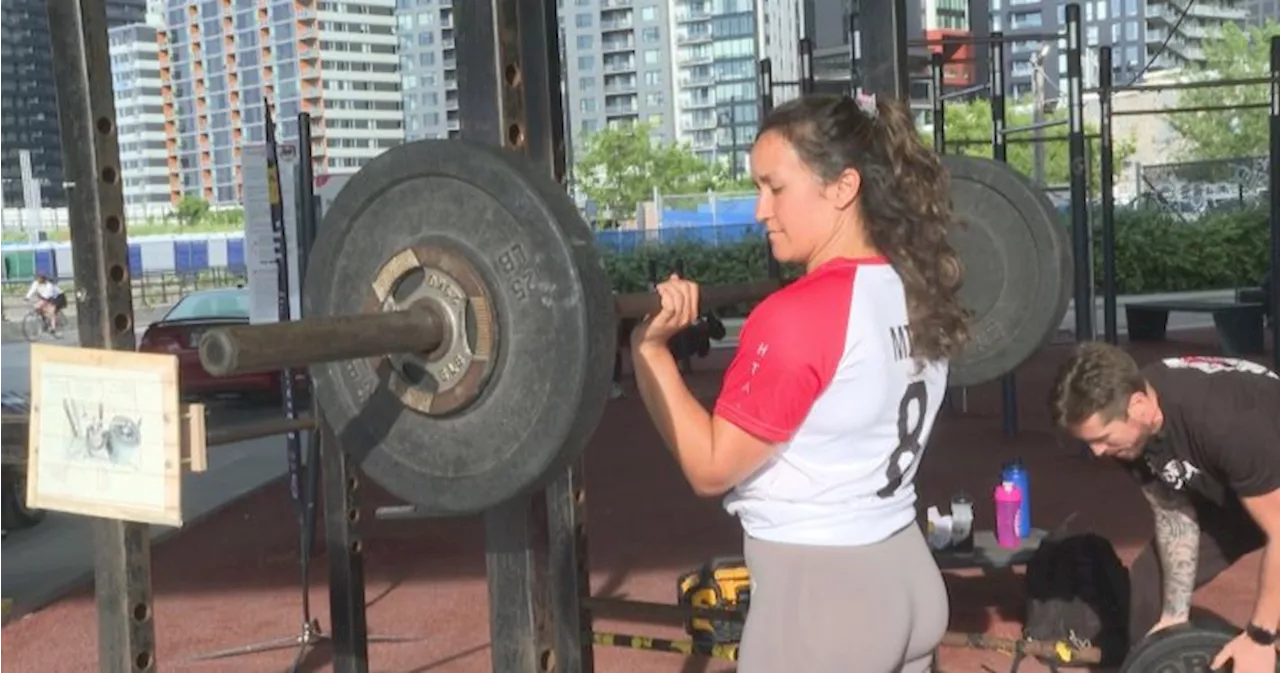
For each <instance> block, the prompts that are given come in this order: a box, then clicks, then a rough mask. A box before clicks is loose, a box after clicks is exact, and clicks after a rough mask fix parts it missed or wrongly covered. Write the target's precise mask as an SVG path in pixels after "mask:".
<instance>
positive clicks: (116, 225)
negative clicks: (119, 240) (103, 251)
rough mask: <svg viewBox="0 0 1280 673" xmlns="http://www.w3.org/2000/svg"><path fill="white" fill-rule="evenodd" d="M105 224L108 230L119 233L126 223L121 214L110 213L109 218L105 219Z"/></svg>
mask: <svg viewBox="0 0 1280 673" xmlns="http://www.w3.org/2000/svg"><path fill="white" fill-rule="evenodd" d="M103 226H105V227H106V228H107V231H109V232H111V233H113V234H118V233H120V228H121V227H122V226H124V223H123V222H122V221H121V220H120V216H119V215H108V216H107V219H106V220H104V221H103Z"/></svg>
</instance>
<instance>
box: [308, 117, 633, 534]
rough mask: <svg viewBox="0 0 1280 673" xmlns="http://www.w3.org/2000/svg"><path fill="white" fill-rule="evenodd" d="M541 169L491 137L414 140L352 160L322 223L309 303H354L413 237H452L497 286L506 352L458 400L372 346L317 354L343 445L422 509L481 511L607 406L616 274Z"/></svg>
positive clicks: (568, 445)
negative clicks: (400, 379) (358, 163)
mask: <svg viewBox="0 0 1280 673" xmlns="http://www.w3.org/2000/svg"><path fill="white" fill-rule="evenodd" d="M544 173H545V172H544V171H540V170H537V169H536V168H535V167H534V166H532V165H531V164H530V163H529V162H527V161H526V160H525V159H524V158H523V157H522V156H519V155H516V154H514V153H512V152H509V151H507V150H503V149H499V148H495V147H490V146H487V145H480V144H476V143H471V142H466V141H460V140H421V141H416V142H411V143H406V144H404V145H400V146H398V147H395V148H393V149H391V150H388V151H387V152H385V153H383V154H381V155H379V156H378V157H377V158H376V159H374V160H373V161H371V162H369V163H368V164H367V165H365V166H364V167H363V168H362V169H361V170H360V171H359V172H358V173H356V174H355V175H354V176H352V177H351V179H350V180H349V181H348V182H347V184H346V185H345V186H344V187H343V189H342V191H341V192H340V193H339V194H338V196H337V198H336V199H335V200H334V202H333V204H332V205H331V206H330V207H329V210H328V212H327V213H326V214H325V216H324V222H323V224H322V225H321V227H320V229H319V232H318V236H317V239H316V241H315V245H314V249H313V251H312V254H311V259H310V262H309V264H308V270H307V279H308V282H307V284H306V287H305V288H304V302H305V303H304V306H305V313H306V314H307V315H310V316H323V315H347V314H354V313H358V312H360V311H361V310H362V309H361V307H362V305H365V302H366V301H367V300H368V298H369V296H370V295H371V292H372V290H371V283H372V281H373V279H374V278H375V276H376V275H377V274H378V271H379V269H380V268H381V267H382V265H383V264H384V263H386V262H387V260H390V259H391V258H392V257H393V256H394V255H396V253H398V252H400V251H401V250H404V249H406V248H410V247H411V246H438V247H441V248H447V249H449V250H450V251H452V253H453V254H455V255H456V256H459V257H461V258H463V259H464V260H466V261H467V262H468V263H469V264H470V265H471V266H472V267H473V268H474V269H475V270H476V271H477V272H478V275H479V277H480V278H481V279H482V280H483V282H484V284H485V285H486V286H487V288H488V292H489V294H490V296H491V301H492V304H493V305H492V312H493V314H494V318H493V319H494V324H495V326H496V330H497V334H496V344H497V345H496V348H497V353H496V358H497V360H496V363H495V364H494V366H493V372H492V374H491V375H490V376H489V380H488V381H487V383H486V384H485V386H484V388H483V392H481V393H480V395H479V397H477V398H476V400H475V401H473V402H471V403H470V405H469V406H466V407H465V408H463V409H459V410H457V411H454V412H453V413H451V414H448V415H434V416H428V415H425V414H423V413H420V412H418V411H416V410H414V409H413V408H410V407H405V406H404V405H403V404H402V403H401V402H400V399H399V398H398V397H397V396H396V395H395V394H394V393H392V392H391V391H390V390H388V385H387V381H386V379H385V378H381V377H383V376H387V375H394V374H388V373H387V371H386V370H387V368H382V369H381V371H380V370H379V369H378V368H376V366H375V365H376V364H377V359H370V360H358V361H350V362H334V363H327V364H322V365H317V366H315V367H313V368H312V370H311V371H312V376H313V377H314V385H315V393H314V396H315V399H316V401H317V403H318V404H319V407H320V411H321V413H322V415H323V418H324V420H325V421H326V422H327V423H328V424H329V425H330V426H331V427H332V428H333V430H334V432H335V434H336V435H337V436H338V441H339V443H340V444H341V446H342V449H343V451H344V452H345V453H346V454H347V455H349V456H351V457H352V458H353V459H355V460H356V461H357V462H358V463H359V464H360V466H361V467H362V469H363V470H364V472H365V473H366V474H367V475H368V476H369V477H370V478H371V479H372V480H373V481H375V482H376V483H378V484H379V485H381V486H382V487H384V488H386V489H387V490H388V491H389V492H390V493H392V494H393V495H395V496H396V497H399V498H402V499H404V500H405V501H407V502H409V503H413V504H415V505H418V506H419V507H420V508H421V509H422V510H423V511H424V513H426V514H434V515H440V516H451V515H464V514H471V513H477V512H480V511H483V510H485V509H488V508H490V507H492V506H494V505H496V504H498V503H501V502H503V501H505V500H508V499H510V498H512V497H514V496H517V495H519V494H521V493H525V492H529V491H530V490H533V489H536V488H538V487H540V486H542V485H544V484H545V483H547V481H549V480H550V478H551V477H554V476H555V474H556V473H557V471H558V470H560V469H561V468H562V467H564V466H566V465H568V464H569V462H570V461H572V460H573V459H575V458H576V457H577V456H579V455H580V454H581V452H582V450H583V449H584V448H585V446H586V443H587V440H588V439H589V438H590V436H591V434H592V433H593V432H594V430H595V427H596V425H597V423H598V422H599V419H600V416H601V415H602V414H603V412H604V406H605V404H606V402H607V400H608V388H609V385H610V372H611V371H612V366H613V355H614V349H615V345H616V341H615V333H614V324H615V319H614V301H613V296H612V293H611V290H610V284H609V279H608V277H607V276H606V274H605V270H604V266H603V264H602V262H601V260H600V258H599V257H598V255H597V252H596V248H595V237H594V235H593V233H592V231H591V229H590V227H589V226H588V225H587V224H586V223H585V222H584V221H583V220H582V218H581V216H580V215H579V214H578V212H577V209H576V208H575V207H574V204H573V202H572V201H571V200H570V199H569V197H568V196H567V195H566V194H565V192H564V189H563V188H562V187H560V186H559V185H557V184H556V183H555V182H554V181H553V180H551V179H550V177H549V176H547V175H544Z"/></svg>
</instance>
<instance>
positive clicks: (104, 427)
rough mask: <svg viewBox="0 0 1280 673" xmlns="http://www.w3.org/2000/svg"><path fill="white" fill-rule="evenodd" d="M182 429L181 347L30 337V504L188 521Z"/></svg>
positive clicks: (174, 522) (128, 518) (128, 517)
mask: <svg viewBox="0 0 1280 673" xmlns="http://www.w3.org/2000/svg"><path fill="white" fill-rule="evenodd" d="M182 432H183V417H182V414H181V412H180V405H179V400H178V363H177V358H176V357H175V356H173V355H165V354H153V353H136V352H132V351H111V350H100V349H92V348H66V347H58V346H50V345H46V344H36V345H33V346H32V348H31V430H30V434H29V440H28V448H27V452H28V458H27V464H28V466H29V468H28V470H29V471H28V478H27V501H28V502H29V503H30V505H31V506H33V507H40V508H43V509H48V510H57V511H63V512H73V513H77V514H86V515H90V516H100V517H105V518H112V519H122V520H126V521H137V522H143V523H155V524H163V525H171V526H180V525H182V507H181V496H180V488H181V481H182V477H181V469H182V464H183V462H184V460H183V456H182V444H183V441H182V436H183V435H182Z"/></svg>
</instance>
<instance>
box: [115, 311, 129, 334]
mask: <svg viewBox="0 0 1280 673" xmlns="http://www.w3.org/2000/svg"><path fill="white" fill-rule="evenodd" d="M112 322H113V323H114V324H115V327H116V331H117V332H127V331H129V328H131V327H133V319H132V318H130V317H129V316H127V315H125V314H123V313H117V314H116V317H115V320H113V321H112Z"/></svg>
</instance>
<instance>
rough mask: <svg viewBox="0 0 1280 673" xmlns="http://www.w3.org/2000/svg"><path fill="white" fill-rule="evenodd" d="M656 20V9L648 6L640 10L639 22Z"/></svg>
mask: <svg viewBox="0 0 1280 673" xmlns="http://www.w3.org/2000/svg"><path fill="white" fill-rule="evenodd" d="M657 18H658V8H657V7H653V6H649V7H645V8H644V9H642V10H640V20H641V21H655V20H657Z"/></svg>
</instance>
